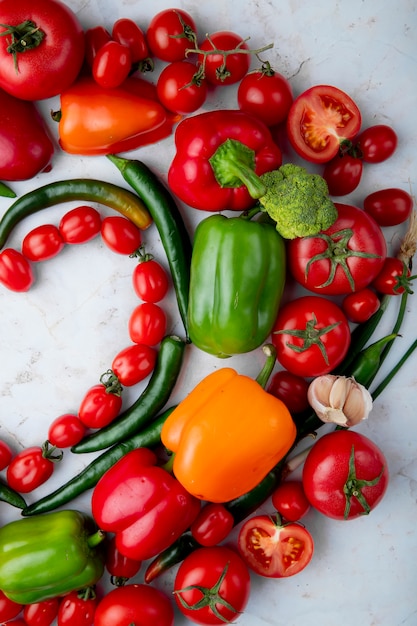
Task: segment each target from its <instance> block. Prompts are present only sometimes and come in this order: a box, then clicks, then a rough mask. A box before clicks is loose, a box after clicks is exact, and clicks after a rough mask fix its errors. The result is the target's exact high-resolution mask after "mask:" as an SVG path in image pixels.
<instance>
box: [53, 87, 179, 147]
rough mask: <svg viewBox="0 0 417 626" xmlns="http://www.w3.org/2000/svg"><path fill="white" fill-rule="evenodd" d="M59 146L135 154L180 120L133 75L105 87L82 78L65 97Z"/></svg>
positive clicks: (165, 134)
mask: <svg viewBox="0 0 417 626" xmlns="http://www.w3.org/2000/svg"><path fill="white" fill-rule="evenodd" d="M60 102H61V108H60V110H59V111H57V112H56V113H54V114H53V118H54V119H55V120H56V121H58V122H59V125H58V134H59V144H60V146H61V148H62V149H63V150H65V152H68V153H70V154H82V155H99V154H115V153H118V152H126V151H129V150H135V149H136V148H139V147H140V146H144V145H148V144H152V143H156V142H157V141H160V140H161V139H164V138H165V137H168V136H169V135H170V134H171V133H172V127H173V125H174V123H175V122H177V121H179V120H180V119H181V116H179V115H174V114H172V113H170V112H169V111H167V110H166V109H165V108H164V107H163V106H162V104H160V102H158V99H157V97H156V91H155V90H154V85H152V84H151V83H147V82H146V81H144V80H142V79H140V78H134V77H130V78H128V79H127V80H126V81H125V82H124V83H123V84H122V85H121V86H120V87H116V88H113V89H106V88H104V87H101V86H100V85H98V84H97V83H96V82H95V81H94V79H93V78H91V77H89V76H83V77H81V78H79V79H78V80H77V81H76V82H75V83H73V84H72V85H71V87H69V88H68V89H67V90H66V91H64V92H63V93H62V94H61V98H60Z"/></svg>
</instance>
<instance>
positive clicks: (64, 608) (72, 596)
mask: <svg viewBox="0 0 417 626" xmlns="http://www.w3.org/2000/svg"><path fill="white" fill-rule="evenodd" d="M97 605H98V599H97V596H96V594H95V592H94V590H93V589H91V588H87V589H82V590H81V591H71V592H70V593H69V594H67V595H66V596H64V597H63V598H62V600H61V602H60V605H59V609H58V619H57V624H58V626H74V624H76V625H77V626H93V624H95V621H94V620H95V612H96V607H97Z"/></svg>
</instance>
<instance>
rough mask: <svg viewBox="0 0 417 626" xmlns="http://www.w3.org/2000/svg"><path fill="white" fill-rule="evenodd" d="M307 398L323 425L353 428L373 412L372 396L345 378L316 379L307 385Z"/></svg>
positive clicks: (352, 380)
mask: <svg viewBox="0 0 417 626" xmlns="http://www.w3.org/2000/svg"><path fill="white" fill-rule="evenodd" d="M307 397H308V401H309V404H310V406H311V408H312V409H313V410H314V411H315V413H316V414H317V416H318V417H319V418H320V419H321V420H322V421H323V422H332V423H334V424H337V425H338V426H346V427H349V426H354V425H355V424H358V423H359V422H361V421H362V420H364V419H366V418H367V417H368V415H369V413H370V411H371V409H372V396H371V394H370V393H369V391H368V390H367V389H366V387H364V386H363V385H361V384H360V383H358V382H356V380H355V379H354V378H352V377H347V376H336V375H333V374H326V375H323V376H317V378H315V379H314V380H313V381H312V382H311V383H310V385H309V388H308V393H307Z"/></svg>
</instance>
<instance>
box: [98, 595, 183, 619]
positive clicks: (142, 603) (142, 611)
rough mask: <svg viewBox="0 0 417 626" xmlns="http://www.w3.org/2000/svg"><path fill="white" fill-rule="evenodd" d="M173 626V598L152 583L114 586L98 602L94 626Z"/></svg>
mask: <svg viewBox="0 0 417 626" xmlns="http://www.w3.org/2000/svg"><path fill="white" fill-rule="evenodd" d="M110 624H114V625H116V624H117V626H131V625H132V624H135V625H136V626H149V625H150V624H152V626H173V625H174V609H173V607H172V604H171V601H170V599H169V598H168V596H167V595H165V594H164V593H163V592H162V591H160V590H159V589H156V588H155V587H151V586H150V585H124V586H122V587H116V588H115V589H112V591H110V592H109V593H108V594H106V595H105V596H104V598H102V600H100V602H99V603H98V606H97V609H96V613H95V616H94V626H110Z"/></svg>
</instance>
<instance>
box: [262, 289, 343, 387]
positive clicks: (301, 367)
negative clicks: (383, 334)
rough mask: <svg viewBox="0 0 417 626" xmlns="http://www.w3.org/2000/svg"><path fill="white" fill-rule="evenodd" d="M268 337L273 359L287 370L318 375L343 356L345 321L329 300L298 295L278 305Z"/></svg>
mask: <svg viewBox="0 0 417 626" xmlns="http://www.w3.org/2000/svg"><path fill="white" fill-rule="evenodd" d="M271 340H272V343H273V345H274V346H275V348H276V350H277V360H278V361H279V363H280V364H281V365H282V366H283V367H284V368H285V369H287V370H288V371H289V372H291V373H293V374H296V375H298V376H305V377H311V376H321V375H322V374H328V373H329V372H330V371H331V370H333V369H335V368H336V366H337V365H339V363H340V362H341V361H342V360H343V358H344V357H345V356H346V353H347V351H348V349H349V346H350V328H349V322H348V320H347V319H346V316H345V314H344V313H343V311H342V309H341V308H340V307H339V306H338V305H337V304H335V303H334V302H332V301H331V300H328V299H327V298H321V297H319V296H301V297H299V298H296V299H295V300H292V301H291V302H288V303H287V304H285V305H284V306H283V307H281V309H280V311H279V312H278V316H277V319H276V321H275V325H274V327H273V329H272V335H271Z"/></svg>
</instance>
